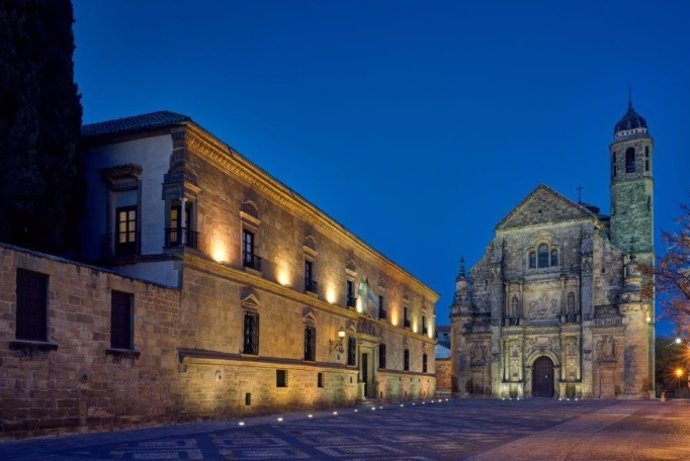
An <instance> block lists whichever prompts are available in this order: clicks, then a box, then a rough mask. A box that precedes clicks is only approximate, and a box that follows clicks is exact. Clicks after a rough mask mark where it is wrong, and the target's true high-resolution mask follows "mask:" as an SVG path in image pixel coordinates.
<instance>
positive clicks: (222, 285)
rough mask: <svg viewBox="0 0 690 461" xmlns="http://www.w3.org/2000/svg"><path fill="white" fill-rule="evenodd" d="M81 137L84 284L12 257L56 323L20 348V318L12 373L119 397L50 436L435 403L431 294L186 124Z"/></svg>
mask: <svg viewBox="0 0 690 461" xmlns="http://www.w3.org/2000/svg"><path fill="white" fill-rule="evenodd" d="M82 134H83V142H84V145H85V162H86V167H85V168H86V177H87V188H88V201H87V216H86V219H85V221H84V224H83V233H82V235H83V239H82V248H81V260H83V261H86V262H87V263H88V264H90V265H91V266H83V269H78V270H77V272H78V273H80V274H82V277H83V280H72V281H71V282H69V283H65V280H67V279H65V276H64V274H65V273H66V272H65V271H63V270H62V269H60V268H61V267H62V266H63V265H64V266H69V267H78V268H79V267H82V266H80V265H78V264H76V263H71V262H68V261H59V260H50V261H49V262H40V261H41V258H40V255H36V254H31V255H28V256H22V254H21V252H20V253H19V254H17V253H16V252H15V250H13V249H7V250H6V252H5V254H6V255H7V257H8V258H10V256H11V258H12V259H11V264H10V265H9V266H8V267H10V270H9V272H12V271H16V270H17V269H19V270H23V269H28V270H29V271H30V272H31V274H35V276H36V277H38V278H41V280H44V282H45V283H44V284H43V285H41V287H42V288H41V289H42V290H43V291H44V292H45V293H46V297H45V299H44V300H43V301H39V302H37V303H38V304H37V305H38V309H39V310H41V309H44V311H43V312H44V313H45V314H46V316H47V321H48V330H47V331H46V332H45V334H39V335H38V336H32V335H31V334H29V335H28V336H24V337H23V338H21V339H22V340H21V341H18V342H17V341H16V340H17V337H16V335H15V334H13V333H15V330H16V327H17V322H16V318H18V316H17V315H15V314H16V311H17V310H19V311H20V312H23V310H25V309H26V308H25V307H24V305H23V304H22V306H20V308H19V309H17V308H16V303H15V304H14V307H10V308H9V310H8V312H7V319H8V325H7V326H8V328H7V329H6V330H7V331H6V336H7V337H6V338H5V339H7V341H6V343H5V344H8V345H9V343H10V342H11V341H15V349H14V350H10V349H9V347H8V350H6V351H2V352H1V353H2V354H3V355H4V357H5V360H7V359H10V360H14V358H19V357H25V358H26V357H28V358H29V359H30V361H31V360H34V361H39V362H45V363H51V364H52V365H54V366H56V367H59V365H60V361H61V360H65V361H69V360H71V361H72V362H73V365H74V364H75V363H76V365H74V366H70V367H67V368H66V369H69V370H71V371H69V372H68V373H67V374H66V375H64V376H63V379H64V380H65V382H66V383H71V382H72V381H74V383H72V384H73V385H74V386H81V388H82V389H83V390H84V393H83V394H84V395H96V394H95V392H96V391H95V390H94V389H92V386H96V385H97V386H98V389H101V390H103V389H105V390H111V391H112V392H108V393H107V395H108V398H107V399H105V398H95V397H94V398H93V399H89V398H84V399H81V400H80V399H77V400H74V399H73V400H70V401H69V403H67V402H66V403H64V404H65V405H66V406H67V407H69V408H72V407H75V408H74V409H73V410H72V411H73V417H72V418H71V419H69V420H66V419H60V418H57V419H56V421H57V420H60V421H62V422H55V424H54V425H55V426H56V427H59V426H93V425H94V424H96V422H95V420H94V419H93V418H91V417H92V416H93V415H100V416H99V418H98V421H101V423H102V424H109V423H112V422H115V423H120V424H126V422H127V418H128V417H129V418H130V420H131V421H144V420H146V421H148V420H153V421H164V420H175V419H188V418H195V417H223V416H233V415H238V414H243V413H255V412H267V411H278V410H283V409H297V408H315V407H326V406H334V405H350V404H354V403H355V402H356V401H358V400H362V399H384V400H397V399H413V398H423V397H428V396H433V395H434V393H435V391H436V384H435V383H436V379H435V369H434V345H435V339H434V338H435V332H434V321H435V312H434V309H435V307H434V305H435V302H436V300H437V298H438V295H437V294H436V293H435V292H433V291H432V290H431V289H429V288H428V287H426V286H425V285H424V284H423V283H421V282H420V281H419V280H418V279H416V278H415V277H413V276H412V275H410V274H409V273H408V272H406V271H405V270H404V269H402V268H401V267H400V266H398V265H396V264H395V263H393V262H392V261H390V260H388V259H387V258H385V257H384V256H382V255H381V254H380V253H378V252H377V251H376V250H374V249H372V248H371V247H369V246H368V245H366V244H365V243H364V242H362V241H361V240H360V239H358V238H357V237H356V236H354V235H353V234H352V233H350V232H349V231H348V230H347V229H345V228H344V227H343V226H341V225H340V224H338V223H337V222H335V221H334V220H333V219H331V218H330V217H329V216H327V215H326V214H325V213H323V212H322V211H320V210H319V209H318V208H316V207H315V206H314V205H312V204H311V203H309V202H307V201H306V200H305V199H304V198H302V197H300V196H299V195H298V194H297V193H295V192H294V191H293V190H291V189H289V188H288V187H286V186H285V185H283V184H281V183H280V182H278V181H277V180H276V179H274V178H273V177H271V176H270V175H269V174H267V173H266V172H265V171H263V170H262V169H260V168H259V167H257V166H256V165H254V164H253V163H252V162H250V161H248V160H247V159H246V158H244V157H243V156H241V155H240V154H239V153H237V152H236V151H234V150H233V149H232V148H231V147H229V146H228V145H226V144H224V143H223V142H221V141H220V140H218V139H217V138H215V137H214V136H213V135H212V134H210V133H208V132H207V131H205V130H204V129H203V128H201V127H200V126H199V125H197V124H196V123H194V122H193V121H192V120H191V119H190V118H189V117H186V116H183V115H179V114H174V113H171V112H157V113H152V114H145V115H141V116H135V117H130V118H125V119H120V120H114V121H108V122H103V123H97V124H92V125H86V126H85V127H84V128H83V132H82ZM29 260H31V261H29ZM23 261H24V262H26V264H24V263H23ZM27 261H29V262H27ZM101 268H106V269H101ZM70 270H72V269H70ZM72 271H73V270H72ZM9 272H8V274H7V279H8V280H11V281H12V283H9V282H8V285H7V287H5V288H6V289H7V290H9V292H11V293H15V292H18V290H19V289H20V288H18V287H19V285H21V284H22V283H24V282H22V280H23V279H22V280H20V279H19V278H18V277H19V276H16V277H15V276H14V275H13V273H12V274H10V273H9ZM67 272H69V271H67ZM101 273H102V275H98V274H101ZM94 274H96V275H94ZM70 277H71V276H70ZM29 278H31V277H29ZM63 279H65V280H63ZM90 279H93V280H92V282H89V283H87V285H88V288H85V287H84V286H82V285H84V283H86V281H88V280H90ZM31 280H33V279H31ZM31 280H30V282H31ZM34 282H35V280H34ZM34 282H31V283H34ZM37 283H38V282H37ZM41 283H43V282H41ZM71 287H74V289H75V290H76V289H79V290H82V291H83V290H87V292H89V293H92V294H91V296H90V297H88V296H87V297H86V298H84V297H82V294H80V293H81V292H80V293H73V294H70V289H71ZM70 296H72V297H73V298H74V299H73V301H74V305H70V304H69V302H68V303H67V304H65V305H63V304H61V301H60V300H62V299H63V298H64V299H68V300H69V299H70ZM22 302H24V301H22ZM157 303H160V305H158V304H157ZM20 304H21V303H20ZM41 306H43V307H41ZM13 308H14V309H15V311H12V309H13ZM154 311H155V315H154V314H152V313H151V312H154ZM87 315H88V319H89V323H87V324H84V325H81V326H80V324H79V322H78V320H77V318H81V317H80V316H87ZM147 316H148V317H147ZM154 319H155V321H154ZM62 326H65V328H67V329H68V330H69V331H63V329H61V327H62ZM79 332H82V333H79ZM75 334H77V338H75V337H74V335H75ZM20 336H21V334H20ZM32 340H35V341H34V342H35V343H36V344H34V345H33V346H32V344H31V343H32ZM75 341H77V342H76V343H75ZM67 342H69V344H71V345H72V346H70V347H71V350H72V352H73V353H72V355H70V354H69V353H68V352H65V351H67V348H66V344H67ZM43 343H44V344H43ZM37 345H38V346H45V347H38V346H37ZM53 346H55V347H54V348H53ZM75 351H77V352H75ZM0 357H2V356H0ZM70 357H71V359H70ZM6 363H7V362H6ZM12 363H14V362H12ZM97 364H98V366H96V365H97ZM24 365H26V364H24ZM52 365H51V366H52ZM37 366H38V365H37ZM75 367H76V368H75ZM73 368H74V369H73ZM13 370H14V371H12V372H11V373H15V372H16V373H18V374H21V366H20V364H17V366H16V367H15V368H13ZM79 370H81V375H80V371H79ZM51 373H56V375H55V376H62V375H60V373H61V372H60V371H57V370H55V371H54V372H48V373H47V375H46V376H47V377H48V379H52V378H51ZM133 375H134V376H137V377H138V379H132V376H133ZM78 376H82V377H83V381H79V377H78ZM126 376H127V378H126ZM20 378H21V379H22V382H23V383H24V384H23V385H24V386H26V388H27V390H30V389H31V388H32V387H33V386H37V385H38V384H37V383H36V382H35V380H33V379H32V378H31V377H28V376H24V377H20ZM115 383H120V384H122V383H126V391H125V392H124V393H122V392H120V391H122V390H125V387H122V389H120V391H116V390H115V387H116V384H115ZM154 383H155V387H152V386H153V384H154ZM120 384H118V385H117V386H119V385H120ZM66 385H67V384H66ZM123 386H124V384H123ZM58 387H60V386H58ZM67 387H69V385H67ZM154 388H155V389H157V391H156V390H154ZM118 389H119V388H118ZM65 392H66V391H65ZM90 393H94V394H90ZM47 395H48V394H47ZM50 395H51V397H49V398H51V399H52V398H55V399H60V398H63V399H64V398H65V397H64V395H60V392H55V393H53V394H50ZM3 397H4V396H3ZM7 397H8V398H10V400H11V399H12V398H14V397H10V396H9V394H8V395H7ZM3 402H8V400H5V399H3ZM156 402H159V403H158V404H157V403H156ZM134 403H136V405H134ZM10 405H11V404H10ZM125 408H126V409H127V410H124V409H125ZM29 413H31V412H29ZM9 416H11V417H12V418H14V419H13V421H14V422H17V423H18V424H19V423H21V418H17V417H16V413H14V414H12V415H9ZM29 416H30V415H29ZM20 426H21V424H19V426H17V428H18V429H21V427H20Z"/></svg>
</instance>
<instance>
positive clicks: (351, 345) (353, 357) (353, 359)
mask: <svg viewBox="0 0 690 461" xmlns="http://www.w3.org/2000/svg"><path fill="white" fill-rule="evenodd" d="M347 364H348V365H349V366H351V367H354V366H355V365H356V364H357V338H355V337H352V336H348V338H347Z"/></svg>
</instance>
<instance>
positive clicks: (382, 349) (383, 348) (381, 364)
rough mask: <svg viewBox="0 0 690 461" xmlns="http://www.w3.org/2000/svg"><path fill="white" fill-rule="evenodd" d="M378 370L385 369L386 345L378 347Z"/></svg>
mask: <svg viewBox="0 0 690 461" xmlns="http://www.w3.org/2000/svg"><path fill="white" fill-rule="evenodd" d="M379 368H381V369H384V368H386V345H385V344H380V345H379Z"/></svg>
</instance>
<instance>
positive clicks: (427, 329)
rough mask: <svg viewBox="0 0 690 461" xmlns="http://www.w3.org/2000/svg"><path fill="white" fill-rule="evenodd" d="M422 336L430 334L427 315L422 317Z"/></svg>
mask: <svg viewBox="0 0 690 461" xmlns="http://www.w3.org/2000/svg"><path fill="white" fill-rule="evenodd" d="M422 334H423V335H426V334H429V328H428V327H427V326H426V315H422Z"/></svg>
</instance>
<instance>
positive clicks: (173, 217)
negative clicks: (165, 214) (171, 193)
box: [168, 205, 181, 246]
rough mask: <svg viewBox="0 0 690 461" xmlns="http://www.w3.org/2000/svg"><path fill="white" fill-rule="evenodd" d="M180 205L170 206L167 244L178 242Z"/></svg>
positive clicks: (176, 243) (175, 244)
mask: <svg viewBox="0 0 690 461" xmlns="http://www.w3.org/2000/svg"><path fill="white" fill-rule="evenodd" d="M180 227H181V226H180V205H173V206H172V207H170V227H169V228H168V246H177V245H179V244H180Z"/></svg>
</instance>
